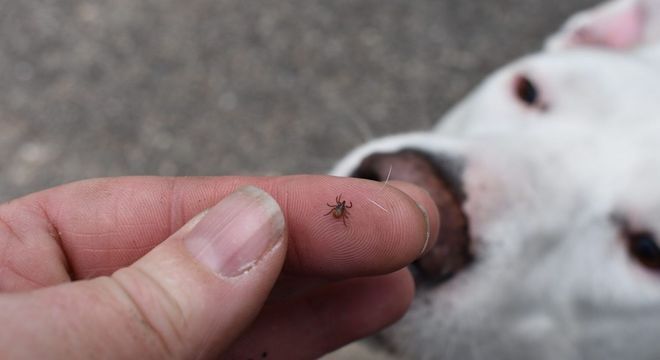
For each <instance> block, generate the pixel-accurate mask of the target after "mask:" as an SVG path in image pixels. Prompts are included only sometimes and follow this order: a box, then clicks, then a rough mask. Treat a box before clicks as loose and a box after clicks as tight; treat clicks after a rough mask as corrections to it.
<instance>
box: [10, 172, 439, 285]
mask: <svg viewBox="0 0 660 360" xmlns="http://www.w3.org/2000/svg"><path fill="white" fill-rule="evenodd" d="M243 185H254V186H258V187H260V188H262V189H264V190H266V191H267V192H269V193H270V194H271V195H272V196H273V197H274V198H275V199H276V200H277V201H278V203H279V204H280V207H281V208H282V210H283V212H284V214H285V218H286V222H287V227H288V231H289V248H288V253H287V260H286V265H285V271H289V272H293V273H301V274H305V275H311V276H323V277H349V276H363V275H376V274H383V273H388V272H391V271H394V270H396V269H399V268H401V267H404V266H405V265H407V264H408V263H410V262H412V261H413V260H414V259H415V258H417V257H418V256H419V255H420V253H421V251H422V250H423V249H424V248H428V247H429V246H428V245H429V244H428V242H429V239H430V241H431V242H432V241H434V240H435V238H436V236H437V232H438V226H439V219H438V212H437V209H436V208H435V205H434V203H433V201H432V200H431V199H430V197H428V195H426V194H425V192H424V191H423V190H420V189H419V188H416V187H414V186H412V185H398V186H399V187H400V188H401V189H402V190H403V191H401V190H399V189H398V188H396V187H394V186H391V185H386V186H384V185H383V184H381V183H377V182H373V181H368V180H361V179H352V178H337V177H331V176H305V175H301V176H286V177H216V178H160V177H128V178H108V179H95V180H86V181H81V182H77V183H71V184H67V185H63V186H60V187H57V188H53V189H49V190H45V191H42V192H40V193H36V194H33V195H31V196H27V197H25V198H22V199H19V200H16V201H13V202H11V203H8V204H5V205H3V206H2V207H0V220H1V221H0V222H2V223H4V224H5V225H6V226H5V227H4V228H3V227H1V226H0V243H1V242H7V241H13V246H11V247H8V248H10V249H14V251H16V252H19V253H20V254H21V262H20V263H18V262H17V263H15V264H13V265H14V266H13V269H14V272H17V273H20V270H21V268H24V271H28V272H33V273H32V274H28V275H29V276H32V277H35V276H36V277H39V274H38V273H37V274H35V273H34V272H35V270H34V269H35V267H34V266H29V265H26V264H32V265H34V264H36V263H40V264H41V266H37V267H36V269H44V268H45V267H46V268H47V267H48V262H52V261H59V262H61V264H60V265H61V266H62V267H63V269H65V270H66V272H67V273H68V274H69V275H70V277H71V278H73V279H79V278H88V277H93V276H98V275H106V274H110V273H112V272H114V271H115V270H117V269H119V268H121V267H124V266H127V265H129V264H131V263H133V262H134V261H135V260H137V259H139V258H140V257H141V256H143V255H144V254H146V253H147V252H149V250H151V249H152V248H153V247H155V246H156V245H158V244H159V243H160V242H162V241H163V240H165V239H166V238H167V237H169V236H170V235H171V234H172V233H174V232H175V231H176V230H177V229H178V228H180V227H181V226H182V225H183V224H185V223H186V222H187V221H188V220H190V219H191V218H192V217H194V216H195V215H196V214H198V213H199V212H201V211H203V210H204V209H206V208H209V207H211V206H213V205H214V204H215V203H217V202H218V201H219V200H221V199H222V198H224V197H225V196H227V195H228V194H229V193H231V192H233V191H234V190H236V189H237V188H239V187H240V186H243ZM404 191H405V192H404ZM408 194H410V195H408ZM338 195H341V197H342V199H341V200H342V201H346V205H347V206H346V208H345V209H344V211H346V212H345V213H343V214H344V215H346V214H347V215H348V218H346V217H344V216H340V217H334V216H333V215H332V214H329V215H326V214H328V212H330V211H331V210H333V208H332V207H331V206H332V205H336V200H337V199H336V198H337V196H338ZM411 196H412V197H411ZM422 209H426V210H422ZM344 221H345V222H346V223H345V224H344ZM21 244H23V246H22V245H21ZM35 244H40V245H43V246H35ZM54 245H59V246H54ZM31 249H33V250H34V249H37V251H32V250H31ZM44 249H51V250H44ZM58 249H61V250H60V251H61V253H59V254H58V253H57V251H58ZM53 259H55V260H53ZM44 262H46V263H44ZM52 266H56V264H53V265H52ZM25 269H27V270H25ZM19 275H21V274H19ZM29 276H27V275H24V277H26V278H29ZM34 281H35V282H37V283H39V282H44V281H45V282H51V280H40V279H37V280H34Z"/></svg>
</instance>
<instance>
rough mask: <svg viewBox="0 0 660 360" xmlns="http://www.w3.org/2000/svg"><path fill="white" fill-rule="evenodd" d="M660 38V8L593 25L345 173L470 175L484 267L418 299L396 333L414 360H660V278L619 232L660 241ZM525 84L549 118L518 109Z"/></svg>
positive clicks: (568, 29) (360, 155)
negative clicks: (376, 169)
mask: <svg viewBox="0 0 660 360" xmlns="http://www.w3.org/2000/svg"><path fill="white" fill-rule="evenodd" d="M640 11H642V12H641V13H640ZM639 14H642V16H641V17H640V16H638V15H639ZM585 31H586V35H585ZM588 31H594V32H595V33H588ZM608 31H609V33H608ZM576 34H577V35H576ZM612 34H615V38H613V37H612ZM621 34H622V35H621ZM578 35H579V36H578ZM619 35H621V36H620V37H617V36H619ZM610 40H611V41H610ZM658 40H660V0H615V1H611V2H608V3H606V4H604V5H602V6H600V7H597V8H595V9H592V10H588V11H585V12H583V13H580V14H577V15H576V16H574V17H573V18H571V19H569V21H568V22H567V24H566V25H565V26H564V28H563V29H562V30H560V31H559V32H558V33H557V34H555V35H553V36H552V37H551V38H550V39H549V40H548V42H547V43H546V48H545V49H544V51H542V52H540V53H539V54H536V55H532V56H529V57H526V58H523V59H521V60H519V61H516V62H514V63H513V64H510V65H508V66H506V67H504V68H503V69H501V70H499V71H497V72H496V73H495V74H493V75H492V76H490V77H489V78H488V79H486V80H485V82H484V83H483V84H482V85H481V86H480V87H479V88H477V89H476V90H475V91H474V92H473V93H472V94H471V95H469V96H468V97H467V98H466V99H465V100H464V101H463V102H461V103H460V104H458V105H457V106H456V107H455V108H454V109H453V110H452V111H451V112H450V113H449V114H448V115H447V116H446V117H445V118H443V119H442V120H441V121H440V122H439V124H438V126H437V127H436V128H435V129H434V130H433V131H431V132H422V133H414V134H404V135H398V136H392V137H388V138H384V139H380V140H377V141H374V142H371V143H369V144H366V145H365V146H363V147H360V148H358V149H356V150H355V151H354V152H352V153H351V154H349V155H348V156H347V157H346V158H345V159H344V160H343V161H342V162H340V163H339V164H338V165H337V167H336V168H335V170H334V171H333V173H334V174H336V175H349V174H350V173H351V172H352V171H353V169H355V168H356V167H357V166H358V165H359V163H360V162H361V160H362V159H364V158H365V157H366V156H368V155H369V154H372V153H376V152H394V151H396V150H398V149H403V148H415V149H419V150H421V151H423V152H425V153H427V154H433V155H437V154H441V155H442V156H443V157H445V158H447V157H449V158H452V159H455V160H456V161H460V162H461V163H463V164H464V166H465V167H464V171H463V172H462V173H461V174H460V176H461V182H462V184H463V190H464V192H465V194H466V197H467V199H466V202H465V203H464V206H463V209H464V211H465V213H466V214H467V217H468V220H469V225H470V237H471V239H472V241H473V243H472V249H473V252H474V254H475V256H476V260H475V262H474V263H473V264H472V265H471V266H470V267H469V268H467V269H466V270H464V271H463V272H461V273H460V274H459V275H458V276H456V277H455V278H453V279H452V280H450V281H449V282H447V283H444V284H440V285H438V286H436V287H424V288H421V289H419V290H418V294H417V297H416V300H415V301H414V303H413V305H412V307H411V310H410V311H409V313H408V314H407V315H406V316H405V317H404V319H403V320H402V321H400V322H399V323H397V324H396V325H394V326H392V327H391V328H390V329H387V330H386V331H385V332H384V333H383V335H382V338H383V339H384V340H383V341H384V343H385V344H386V346H387V347H388V348H389V349H390V350H393V351H395V352H396V354H397V355H398V356H404V357H408V358H411V359H660V272H654V271H653V270H651V269H648V268H646V267H645V266H643V265H642V264H641V263H640V262H639V261H638V260H637V259H635V258H634V256H632V255H631V254H630V253H629V251H628V249H627V248H626V243H625V239H624V238H623V237H622V235H621V234H622V231H621V228H620V226H619V225H617V223H615V222H613V221H612V216H613V215H617V216H622V217H624V218H625V219H626V220H627V221H629V222H630V223H631V224H633V226H634V227H636V228H637V229H640V230H645V231H649V232H653V233H655V234H658V236H659V238H660V90H658V89H659V88H660V86H659V84H660V43H658ZM521 77H522V78H525V79H528V80H530V81H531V82H532V83H533V84H534V85H535V86H536V88H537V90H539V96H540V100H541V101H542V103H543V104H544V107H543V108H540V107H533V106H527V105H525V103H524V102H522V101H520V100H519V99H517V98H516V92H515V90H514V89H515V84H516V81H519V79H520V78H521ZM440 241H442V239H440Z"/></svg>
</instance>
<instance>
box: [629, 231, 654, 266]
mask: <svg viewBox="0 0 660 360" xmlns="http://www.w3.org/2000/svg"><path fill="white" fill-rule="evenodd" d="M626 240H627V241H628V251H630V254H631V255H632V256H634V257H635V258H636V259H637V260H638V261H639V262H641V263H642V264H643V265H644V266H646V267H648V268H651V269H654V270H660V247H658V242H657V241H656V238H655V236H654V235H653V234H652V233H650V232H648V231H640V232H630V233H628V234H626Z"/></svg>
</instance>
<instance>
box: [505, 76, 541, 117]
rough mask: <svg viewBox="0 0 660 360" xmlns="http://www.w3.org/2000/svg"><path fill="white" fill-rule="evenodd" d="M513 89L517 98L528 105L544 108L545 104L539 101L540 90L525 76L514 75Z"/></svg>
mask: <svg viewBox="0 0 660 360" xmlns="http://www.w3.org/2000/svg"><path fill="white" fill-rule="evenodd" d="M513 91H514V94H515V96H516V98H517V99H518V100H520V101H521V102H522V103H523V104H525V105H526V106H529V107H533V108H537V109H539V110H546V105H545V104H544V103H543V102H542V101H541V92H540V90H539V88H538V86H537V85H536V84H535V83H534V82H533V81H532V80H531V79H530V78H529V77H527V76H524V75H520V76H518V77H516V79H515V80H514V84H513Z"/></svg>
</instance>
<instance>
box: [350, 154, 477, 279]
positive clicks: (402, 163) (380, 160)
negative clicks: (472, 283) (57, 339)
mask: <svg viewBox="0 0 660 360" xmlns="http://www.w3.org/2000/svg"><path fill="white" fill-rule="evenodd" d="M461 173H462V164H461V160H460V159H455V158H449V157H447V158H443V157H442V156H438V155H437V154H429V153H426V152H424V151H422V150H417V149H406V148H404V149H401V150H398V151H396V152H392V153H374V154H371V155H369V156H367V157H365V158H364V159H363V160H362V162H361V163H360V165H359V166H358V167H357V168H356V169H355V170H354V171H353V173H352V174H351V176H353V177H359V178H366V179H371V180H377V181H385V180H387V179H388V177H389V179H390V180H401V181H407V182H410V183H413V184H416V185H418V186H420V187H422V188H424V189H426V190H427V191H428V192H429V194H430V195H431V197H432V198H433V200H434V201H435V203H436V205H437V206H438V210H439V212H440V223H441V225H440V233H439V235H438V240H437V242H436V245H435V246H434V247H433V248H432V249H430V250H429V251H428V252H427V253H426V254H425V255H424V256H422V257H421V258H420V259H419V260H418V261H417V262H416V268H417V269H418V270H419V274H417V275H419V276H417V277H418V279H420V278H423V279H425V280H433V281H442V280H445V279H447V278H449V277H451V276H452V275H454V274H456V273H457V272H458V271H459V270H461V269H463V268H464V267H466V266H467V265H468V264H469V263H470V262H471V260H472V255H471V251H470V241H469V236H468V221H467V218H466V216H465V213H464V212H463V207H462V204H463V202H464V200H465V194H464V193H463V190H462V184H461V181H460V177H461Z"/></svg>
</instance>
